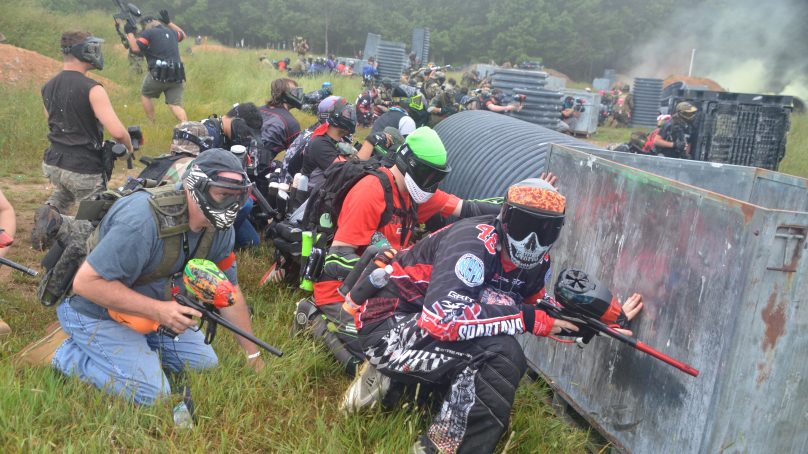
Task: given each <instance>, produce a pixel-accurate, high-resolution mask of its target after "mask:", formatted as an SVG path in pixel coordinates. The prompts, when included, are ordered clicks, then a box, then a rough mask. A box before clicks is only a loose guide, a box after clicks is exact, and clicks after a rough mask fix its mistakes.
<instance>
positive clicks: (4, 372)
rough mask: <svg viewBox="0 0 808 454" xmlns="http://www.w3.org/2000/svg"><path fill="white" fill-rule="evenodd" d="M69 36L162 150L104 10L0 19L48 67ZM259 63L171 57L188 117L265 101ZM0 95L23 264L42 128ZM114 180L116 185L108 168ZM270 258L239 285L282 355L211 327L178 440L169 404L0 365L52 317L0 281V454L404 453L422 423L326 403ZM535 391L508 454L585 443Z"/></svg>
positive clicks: (331, 389) (28, 110)
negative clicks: (93, 48) (85, 43)
mask: <svg viewBox="0 0 808 454" xmlns="http://www.w3.org/2000/svg"><path fill="white" fill-rule="evenodd" d="M75 28H84V29H89V30H90V31H92V32H93V33H95V34H97V35H100V36H102V37H104V38H105V39H106V40H107V42H106V44H105V45H104V49H103V50H104V53H105V57H106V61H107V64H106V68H105V69H104V70H103V71H101V72H99V74H100V75H102V76H104V77H107V78H108V79H110V80H111V81H113V82H114V83H115V84H116V85H117V86H119V88H117V89H110V90H109V92H110V96H111V98H112V101H113V105H114V106H115V109H116V111H117V113H118V115H119V117H120V118H121V120H122V121H123V122H124V123H125V124H140V125H141V126H142V127H143V129H144V134H145V136H146V141H147V142H146V146H145V148H144V150H143V153H145V154H149V155H156V154H160V153H164V152H166V151H167V149H168V145H169V141H170V137H171V130H172V128H173V126H174V124H175V123H176V121H175V119H174V117H173V116H172V115H171V113H170V112H169V111H168V109H167V108H165V106H163V105H162V103H161V102H160V103H158V104H157V106H156V107H157V119H156V122H155V123H153V124H152V123H149V122H148V121H146V120H145V116H144V114H143V110H142V108H141V105H140V102H139V99H138V98H139V87H140V82H141V78H140V77H138V76H134V75H132V74H131V73H130V71H129V68H128V63H127V59H126V54H125V53H124V52H123V50H122V49H121V46H120V44H119V42H118V38H117V35H115V33H114V30H113V28H112V20H111V18H109V16H108V15H106V14H105V13H100V12H94V11H89V12H83V13H82V14H80V15H79V14H67V15H63V14H54V13H52V12H49V11H45V10H43V9H42V8H40V7H39V6H37V3H36V2H35V1H34V0H22V1H21V2H18V3H17V4H15V6H14V7H13V8H7V9H6V10H5V11H4V14H3V15H0V30H2V31H3V33H5V34H6V36H7V37H8V39H9V42H10V43H11V44H14V45H17V46H20V47H24V48H28V49H32V50H36V51H38V52H41V53H43V54H45V55H48V56H50V57H54V58H59V52H58V40H59V36H60V35H61V33H62V31H64V30H68V29H75ZM183 46H184V47H183V48H185V47H186V46H188V43H184V44H183ZM265 54H266V55H268V57H269V58H270V59H278V58H282V57H284V56H288V55H289V54H288V53H287V54H282V53H276V52H265V51H257V50H239V51H234V50H233V51H224V52H222V51H203V50H201V49H198V48H196V49H195V50H194V52H193V53H192V54H190V55H189V54H187V53H185V52H184V51H183V59H184V61H185V62H186V65H187V67H188V83H187V87H186V91H185V96H186V110H187V111H188V115H189V118H191V119H201V118H204V117H207V116H208V115H209V114H211V113H213V112H217V113H220V114H221V113H224V112H226V111H227V110H228V108H229V107H230V106H231V105H232V104H233V103H235V102H245V101H254V102H256V103H258V104H261V103H262V102H263V101H264V100H265V99H266V98H267V97H268V96H269V84H270V82H271V81H272V80H273V79H274V78H276V77H280V76H281V74H279V73H278V72H276V71H275V70H273V69H272V68H270V67H268V66H266V65H261V64H259V62H258V57H259V56H261V55H265ZM325 80H326V79H325V78H323V77H319V78H302V79H299V81H300V82H301V83H302V86H303V87H304V88H305V89H306V90H313V89H315V88H319V87H320V86H321V84H322V82H324V81H325ZM331 82H332V83H333V85H334V91H335V94H337V95H341V96H345V97H346V98H348V99H349V100H351V101H352V100H353V99H354V98H355V97H356V95H357V93H358V92H359V91H360V82H359V80H358V78H354V79H343V78H332V79H331ZM0 99H2V100H3V102H0V188H2V190H3V191H4V193H5V194H6V195H7V197H8V198H9V199H10V200H11V201H12V203H13V204H14V205H15V208H16V210H17V213H18V224H19V227H18V234H17V238H18V239H19V241H18V244H17V245H16V246H15V247H14V248H12V250H11V253H10V255H9V257H10V258H12V259H14V260H17V261H20V262H22V263H26V264H29V265H32V264H35V263H37V262H38V261H39V259H40V258H41V255H42V254H40V253H35V252H33V251H32V250H31V249H29V248H28V247H27V245H26V240H27V238H28V235H29V234H30V227H31V225H30V222H31V215H32V212H33V211H34V209H35V208H36V207H37V206H38V204H40V203H42V201H44V199H45V198H46V197H47V191H46V187H45V184H44V182H45V180H44V179H43V178H42V177H41V175H40V170H39V168H40V163H41V159H42V152H43V150H44V149H45V147H46V146H47V138H46V132H47V125H46V122H45V119H44V116H43V114H42V104H41V99H40V95H39V87H38V86H24V87H17V88H8V87H4V86H2V85H0ZM295 116H296V117H297V118H298V119H299V120H300V122H301V124H302V125H304V126H307V125H308V124H309V123H311V122H312V121H313V120H314V118H313V117H312V116H310V115H306V114H303V113H300V112H295ZM360 135H361V133H360ZM136 171H137V170H136ZM116 173H117V174H118V176H119V177H120V174H121V173H122V170H121V169H117V170H116ZM270 260H271V251H270V250H268V249H265V248H260V249H258V250H256V251H252V252H246V253H240V254H239V280H240V282H241V285H242V287H243V288H244V289H245V293H246V296H247V299H248V303H249V304H250V305H251V306H252V308H253V309H254V312H255V314H254V320H253V326H254V329H255V331H256V333H257V335H258V336H259V337H261V338H262V339H265V340H266V341H267V342H269V343H271V344H273V345H277V346H279V347H280V348H281V349H282V350H283V351H284V352H285V355H284V357H283V358H271V357H265V360H266V363H267V368H266V369H265V370H264V371H263V372H262V373H260V374H255V373H254V372H252V371H251V370H250V369H249V368H247V367H246V366H245V364H244V360H243V355H242V353H240V352H239V351H238V349H237V347H236V344H235V342H234V341H233V339H232V337H231V336H230V335H229V334H226V333H225V332H224V331H222V330H220V335H219V336H218V337H217V339H216V342H215V344H214V346H215V348H216V351H217V352H218V354H219V356H220V360H221V365H220V367H218V368H216V369H215V370H212V371H209V372H205V373H200V374H192V375H191V387H192V392H193V395H194V399H195V402H196V404H197V416H198V424H197V426H196V427H195V428H194V429H193V430H192V431H189V432H185V431H179V430H177V429H176V428H175V427H174V425H173V422H172V415H171V407H172V406H173V404H175V403H176V402H173V401H171V400H166V401H164V402H161V403H159V404H158V405H156V406H154V407H137V406H134V405H131V404H129V403H126V402H124V401H122V400H120V399H115V398H112V397H109V396H107V395H106V394H104V393H102V392H100V391H98V390H96V389H95V388H93V387H91V386H88V385H86V384H84V383H82V382H80V381H78V380H76V379H72V378H65V377H63V376H61V375H60V374H58V373H56V372H54V371H52V370H49V369H47V368H22V367H19V366H15V365H13V364H12V356H13V355H14V353H15V352H17V351H19V350H20V349H21V348H22V347H23V346H24V345H25V344H27V343H29V342H31V341H33V340H36V339H37V338H39V337H41V335H42V328H43V327H44V326H45V325H46V324H48V323H50V322H51V321H53V320H55V314H54V312H53V310H52V309H46V308H43V307H42V306H41V305H40V304H39V303H38V302H37V301H36V297H35V289H36V280H34V279H33V278H28V277H23V276H21V275H19V274H18V273H14V274H13V275H12V278H11V280H9V281H6V282H1V283H0V317H2V318H3V319H4V320H6V321H7V322H8V323H9V324H10V325H11V326H12V327H13V329H14V333H13V334H12V335H11V336H10V337H7V338H5V339H0V452H4V453H6V452H8V453H14V452H25V453H28V452H54V451H63V452H91V453H92V452H111V451H117V452H132V451H137V452H158V451H159V452H167V453H174V452H189V451H190V452H205V451H216V452H228V451H234V452H284V453H285V452H289V453H292V452H294V453H298V452H312V453H313V452H340V453H341V452H384V453H395V452H406V450H407V449H408V447H409V446H410V445H411V444H412V443H413V441H414V440H415V438H416V435H417V434H418V433H420V432H422V431H423V430H425V428H426V426H427V424H428V422H429V420H430V415H429V414H428V413H426V412H425V411H424V410H421V409H415V408H412V407H408V408H401V409H398V410H395V411H391V412H381V411H379V410H375V411H371V412H370V413H368V414H364V415H357V416H351V417H346V416H343V415H342V414H340V413H339V411H338V405H339V400H340V398H341V396H342V393H343V392H344V390H345V389H346V388H347V386H348V384H349V380H348V379H347V378H346V377H344V376H343V374H342V372H341V371H340V369H339V367H338V366H337V364H336V363H335V362H334V361H333V359H332V358H331V357H330V356H329V355H328V354H327V353H325V352H324V349H323V348H322V347H321V346H320V345H319V343H317V342H315V341H313V340H311V339H309V338H307V337H305V336H303V337H295V338H292V337H290V335H289V328H290V326H291V316H292V310H293V308H294V303H295V302H296V301H297V300H298V299H299V298H300V297H302V294H301V293H299V292H297V291H293V290H290V289H286V288H276V287H265V288H259V287H258V284H257V283H258V280H259V278H260V276H261V275H262V274H263V272H264V271H265V269H266V267H267V266H268V265H269V263H270ZM547 396H548V389H547V387H546V385H543V384H540V383H525V385H524V386H522V387H521V388H520V390H519V392H518V395H517V400H516V405H515V411H514V419H513V424H512V426H511V428H510V430H511V431H512V432H513V435H512V436H511V437H510V438H511V441H510V443H509V445H508V452H525V453H528V452H529V453H532V452H549V451H553V452H561V453H565V452H569V453H573V452H582V451H583V450H584V445H585V443H586V442H587V434H586V433H585V432H582V431H580V430H577V429H574V428H571V427H568V426H566V425H565V424H563V423H562V422H561V421H560V420H558V419H556V418H555V417H553V415H552V412H551V410H550V407H549V406H548V405H547V404H546V403H545V402H546V400H547ZM500 446H501V447H504V441H503V443H502V444H501V445H500Z"/></svg>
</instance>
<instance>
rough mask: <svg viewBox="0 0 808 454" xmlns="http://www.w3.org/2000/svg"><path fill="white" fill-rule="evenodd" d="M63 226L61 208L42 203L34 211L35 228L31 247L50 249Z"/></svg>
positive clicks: (39, 249) (40, 249)
mask: <svg viewBox="0 0 808 454" xmlns="http://www.w3.org/2000/svg"><path fill="white" fill-rule="evenodd" d="M61 227H62V215H61V214H59V210H57V209H56V208H54V207H52V206H50V205H47V204H46V205H42V206H41V207H39V208H38V209H37V210H36V213H34V229H33V230H31V247H32V248H34V249H36V250H37V251H44V250H45V249H48V248H49V247H50V246H51V244H53V240H54V239H55V238H56V234H57V233H59V229H60V228H61Z"/></svg>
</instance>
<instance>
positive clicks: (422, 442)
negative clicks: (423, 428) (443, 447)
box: [410, 435, 438, 454]
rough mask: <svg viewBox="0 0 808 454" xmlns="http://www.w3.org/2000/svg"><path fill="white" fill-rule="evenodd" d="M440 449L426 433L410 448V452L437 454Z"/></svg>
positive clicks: (415, 453) (412, 453) (413, 453)
mask: <svg viewBox="0 0 808 454" xmlns="http://www.w3.org/2000/svg"><path fill="white" fill-rule="evenodd" d="M437 452H438V449H437V448H436V447H435V444H434V443H432V441H431V440H430V439H429V437H427V436H426V435H421V436H420V437H418V440H417V441H416V442H415V444H413V445H412V448H410V454H436V453H437Z"/></svg>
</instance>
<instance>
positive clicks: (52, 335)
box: [16, 322, 70, 366]
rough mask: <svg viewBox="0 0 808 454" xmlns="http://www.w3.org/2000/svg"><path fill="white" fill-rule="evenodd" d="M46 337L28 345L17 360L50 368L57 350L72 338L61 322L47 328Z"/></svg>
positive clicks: (18, 355)
mask: <svg viewBox="0 0 808 454" xmlns="http://www.w3.org/2000/svg"><path fill="white" fill-rule="evenodd" d="M45 332H46V333H47V334H45V337H43V338H42V339H40V340H38V341H35V342H32V343H30V344H28V346H26V347H25V348H23V349H22V350H21V351H20V352H19V353H18V354H17V358H16V360H17V361H18V362H19V363H21V364H25V365H29V366H50V365H51V362H52V361H53V356H54V355H55V354H56V350H57V349H58V348H59V347H60V346H61V345H62V344H63V343H64V341H66V340H67V339H69V338H70V336H69V335H68V334H67V333H66V332H65V331H64V330H63V329H62V326H61V325H60V324H59V322H54V323H51V324H50V325H48V327H47V328H45Z"/></svg>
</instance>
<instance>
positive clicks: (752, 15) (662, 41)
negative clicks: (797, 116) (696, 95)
mask: <svg viewBox="0 0 808 454" xmlns="http://www.w3.org/2000/svg"><path fill="white" fill-rule="evenodd" d="M657 25H659V29H658V31H657V32H656V34H655V36H654V37H653V38H652V39H651V40H650V41H649V42H648V43H647V44H644V45H643V46H641V47H639V48H637V49H635V52H634V60H635V61H636V62H637V64H636V66H635V67H634V69H633V70H632V71H631V72H630V75H631V76H634V77H662V78H664V77H667V76H669V75H672V74H676V75H686V74H687V72H688V67H689V65H690V55H691V50H692V49H694V48H695V49H696V54H695V61H694V65H693V76H696V77H707V78H710V79H713V80H715V81H716V82H718V83H719V84H721V85H722V86H723V87H724V88H725V89H727V90H729V91H734V92H747V93H749V92H751V93H774V94H787V95H795V96H799V97H800V98H802V99H803V100H806V99H808V1H806V0H769V1H765V0H708V1H707V2H704V3H701V4H699V5H696V6H692V7H687V6H682V7H681V8H680V9H679V10H678V11H676V12H675V13H673V14H672V15H671V16H670V17H667V18H661V20H659V21H658V22H657Z"/></svg>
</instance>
